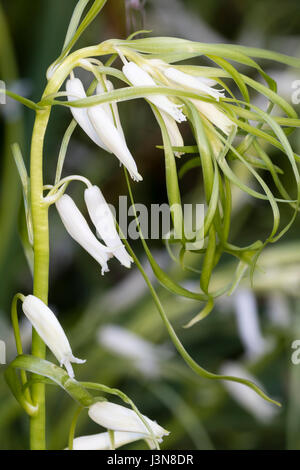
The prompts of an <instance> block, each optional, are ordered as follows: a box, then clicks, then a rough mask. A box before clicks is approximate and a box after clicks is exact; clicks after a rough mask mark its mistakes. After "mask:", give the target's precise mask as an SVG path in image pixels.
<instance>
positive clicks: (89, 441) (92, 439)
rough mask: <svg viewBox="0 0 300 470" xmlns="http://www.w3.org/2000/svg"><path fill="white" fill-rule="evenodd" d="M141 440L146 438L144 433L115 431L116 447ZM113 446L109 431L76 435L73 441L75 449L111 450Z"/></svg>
mask: <svg viewBox="0 0 300 470" xmlns="http://www.w3.org/2000/svg"><path fill="white" fill-rule="evenodd" d="M141 440H145V436H144V435H143V434H138V433H134V432H120V431H117V432H115V433H114V449H118V448H119V447H122V446H125V445H126V444H130V443H131V442H135V441H141ZM111 448H112V443H111V439H110V435H109V433H108V432H101V433H99V434H91V435H89V436H80V437H76V438H75V439H74V441H73V450H110V449H111Z"/></svg>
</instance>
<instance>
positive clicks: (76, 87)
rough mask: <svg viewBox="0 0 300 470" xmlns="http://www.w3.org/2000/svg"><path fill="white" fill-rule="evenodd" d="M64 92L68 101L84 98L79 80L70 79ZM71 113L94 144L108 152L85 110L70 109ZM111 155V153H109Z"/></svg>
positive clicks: (83, 91)
mask: <svg viewBox="0 0 300 470" xmlns="http://www.w3.org/2000/svg"><path fill="white" fill-rule="evenodd" d="M66 90H67V93H68V100H69V101H74V100H77V99H84V98H86V93H85V90H84V88H83V84H82V82H81V80H79V78H70V79H69V80H67V83H66ZM71 113H72V115H73V118H74V119H75V121H76V122H77V123H78V124H79V126H80V127H81V128H82V129H83V130H84V132H85V133H86V134H87V135H88V136H89V138H90V139H92V141H93V142H95V144H97V145H98V146H99V147H101V148H103V149H104V150H106V151H107V152H110V150H109V149H108V147H107V146H106V145H105V144H104V143H103V142H102V140H101V139H100V137H99V136H98V134H97V132H96V131H95V129H94V127H93V125H92V123H91V122H90V120H89V117H88V113H87V108H75V107H71ZM110 153H111V152H110Z"/></svg>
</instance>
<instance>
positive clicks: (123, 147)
mask: <svg viewBox="0 0 300 470" xmlns="http://www.w3.org/2000/svg"><path fill="white" fill-rule="evenodd" d="M88 116H89V118H90V121H91V123H92V125H93V126H94V129H95V131H96V132H97V134H98V136H99V137H100V139H101V140H102V142H104V144H105V145H106V146H107V148H109V150H110V151H111V152H112V153H114V154H115V156H116V157H117V158H118V159H119V160H120V162H121V163H122V164H123V165H124V166H125V167H126V168H127V170H128V171H129V173H130V176H131V177H132V179H134V180H135V181H142V179H143V178H142V177H141V175H140V174H139V172H138V169H137V166H136V163H135V161H134V158H133V156H132V154H131V153H130V150H129V149H128V147H127V144H126V142H125V139H124V134H120V132H119V131H118V129H117V127H116V126H115V124H114V122H112V120H111V118H110V116H109V114H108V113H107V112H106V111H105V108H103V107H102V105H96V106H92V107H91V108H89V109H88Z"/></svg>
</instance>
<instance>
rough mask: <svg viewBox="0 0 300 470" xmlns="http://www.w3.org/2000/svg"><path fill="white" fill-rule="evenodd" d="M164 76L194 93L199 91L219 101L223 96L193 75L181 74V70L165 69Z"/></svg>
mask: <svg viewBox="0 0 300 470" xmlns="http://www.w3.org/2000/svg"><path fill="white" fill-rule="evenodd" d="M164 74H165V76H166V77H167V78H169V79H170V80H172V81H173V82H174V83H178V84H179V85H183V86H184V87H186V88H190V89H192V90H195V91H200V92H201V93H204V94H206V95H209V96H212V97H213V98H216V99H217V100H219V99H220V97H221V96H224V93H222V92H220V91H218V90H214V89H213V88H211V87H210V86H208V85H206V84H205V83H203V82H202V81H200V80H198V79H197V78H196V77H194V76H193V75H189V74H187V73H184V72H181V70H178V69H175V68H174V67H170V68H168V69H165V70H164Z"/></svg>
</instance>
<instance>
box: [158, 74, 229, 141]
mask: <svg viewBox="0 0 300 470" xmlns="http://www.w3.org/2000/svg"><path fill="white" fill-rule="evenodd" d="M164 75H165V76H166V77H167V78H168V79H169V80H171V81H172V82H174V83H176V84H179V85H181V86H183V87H185V88H188V89H190V90H193V91H195V92H200V94H202V95H204V96H205V95H208V96H211V97H212V98H215V99H216V100H217V101H219V100H220V98H221V97H224V96H225V95H224V92H223V90H221V91H220V90H216V89H214V88H212V87H211V86H210V85H213V84H215V82H214V81H213V80H212V81H211V80H209V79H205V78H202V77H194V76H193V75H189V74H187V73H184V72H182V71H181V70H178V69H175V68H174V67H168V68H167V69H165V70H164ZM209 84H210V85H209ZM190 101H191V102H192V103H193V104H194V105H195V106H196V108H197V109H198V111H200V113H202V114H203V115H204V116H205V117H206V118H207V119H208V120H209V121H211V122H212V123H213V124H214V125H215V126H216V127H218V128H219V129H221V131H223V132H224V133H225V134H226V135H229V134H230V132H231V130H232V128H233V126H234V123H233V122H232V121H231V119H230V118H229V117H228V116H226V114H225V113H223V112H222V111H221V110H220V109H219V108H218V107H217V106H216V105H215V104H214V103H208V102H206V101H203V100H201V99H199V100H197V99H190Z"/></svg>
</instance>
